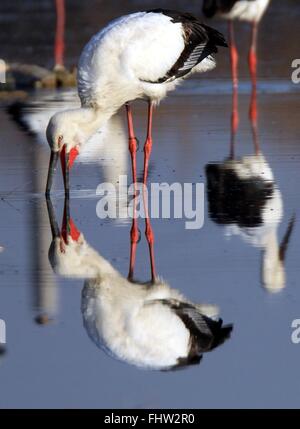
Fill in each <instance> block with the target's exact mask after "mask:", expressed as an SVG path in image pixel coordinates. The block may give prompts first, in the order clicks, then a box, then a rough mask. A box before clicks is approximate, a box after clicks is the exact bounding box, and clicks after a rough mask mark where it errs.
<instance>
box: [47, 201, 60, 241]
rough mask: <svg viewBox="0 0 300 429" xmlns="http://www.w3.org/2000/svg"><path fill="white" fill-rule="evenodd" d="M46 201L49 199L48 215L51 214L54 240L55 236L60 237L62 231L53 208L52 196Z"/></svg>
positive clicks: (50, 219)
mask: <svg viewBox="0 0 300 429" xmlns="http://www.w3.org/2000/svg"><path fill="white" fill-rule="evenodd" d="M46 201H47V209H48V216H49V221H50V227H51V233H52V240H54V239H55V238H57V237H60V231H59V227H58V224H57V221H56V217H55V211H54V208H53V204H52V201H51V200H50V198H47V200H46Z"/></svg>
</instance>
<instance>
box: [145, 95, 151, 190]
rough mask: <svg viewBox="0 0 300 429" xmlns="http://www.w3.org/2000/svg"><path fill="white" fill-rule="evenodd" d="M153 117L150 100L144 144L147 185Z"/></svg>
mask: <svg viewBox="0 0 300 429" xmlns="http://www.w3.org/2000/svg"><path fill="white" fill-rule="evenodd" d="M152 117H153V103H152V102H151V101H149V104H148V127H147V139H146V142H145V146H144V176H143V184H144V185H145V186H146V185H147V178H148V167H149V158H150V155H151V150H152Z"/></svg>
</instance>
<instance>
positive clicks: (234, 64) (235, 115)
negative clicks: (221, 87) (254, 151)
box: [229, 21, 239, 158]
mask: <svg viewBox="0 0 300 429" xmlns="http://www.w3.org/2000/svg"><path fill="white" fill-rule="evenodd" d="M229 40H230V61H231V75H232V87H233V94H232V114H231V148H230V157H231V158H234V155H235V136H236V133H237V129H238V126H239V112H238V83H239V80H238V60H239V56H238V51H237V47H236V44H235V37H234V27H233V22H232V21H230V22H229Z"/></svg>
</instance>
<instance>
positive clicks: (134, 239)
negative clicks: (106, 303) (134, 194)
mask: <svg viewBox="0 0 300 429" xmlns="http://www.w3.org/2000/svg"><path fill="white" fill-rule="evenodd" d="M138 241H139V229H138V225H137V219H135V218H134V219H133V220H132V227H131V230H130V265H129V273H128V280H132V279H133V273H134V268H135V257H136V248H137V243H138Z"/></svg>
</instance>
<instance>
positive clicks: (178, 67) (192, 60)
mask: <svg viewBox="0 0 300 429" xmlns="http://www.w3.org/2000/svg"><path fill="white" fill-rule="evenodd" d="M148 13H162V14H164V15H166V16H169V17H170V18H172V22H174V23H178V22H180V23H181V24H182V27H183V32H184V34H183V36H184V41H185V47H184V49H183V51H182V53H181V55H180V57H179V58H178V60H177V61H176V63H175V64H174V65H173V66H172V67H171V69H170V70H169V71H168V72H167V73H166V74H165V76H162V77H161V78H160V79H158V80H157V81H155V82H150V83H163V82H167V81H172V80H174V79H178V78H180V77H183V76H185V75H186V74H188V73H190V71H191V70H192V69H193V68H194V67H195V66H196V65H197V64H199V63H200V62H201V61H203V60H204V59H205V58H207V57H208V56H210V55H211V54H214V53H216V52H218V48H217V47H218V46H225V47H226V46H227V43H226V41H225V38H224V36H223V35H222V34H221V33H219V32H218V31H217V30H214V29H213V28H211V27H208V26H207V25H204V24H202V23H201V22H200V21H198V19H197V18H195V17H194V16H193V15H191V14H189V13H181V12H177V11H174V10H169V9H153V10H149V11H148Z"/></svg>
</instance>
